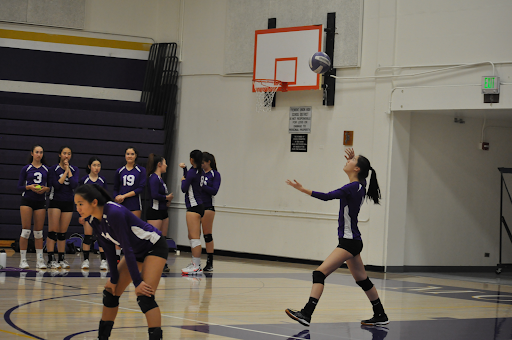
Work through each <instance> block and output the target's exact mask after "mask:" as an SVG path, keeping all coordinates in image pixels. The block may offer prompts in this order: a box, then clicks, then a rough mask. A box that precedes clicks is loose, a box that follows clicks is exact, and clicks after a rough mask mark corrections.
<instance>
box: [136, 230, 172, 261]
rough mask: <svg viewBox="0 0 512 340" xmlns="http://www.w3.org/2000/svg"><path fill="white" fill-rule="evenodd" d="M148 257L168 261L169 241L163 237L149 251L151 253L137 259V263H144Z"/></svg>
mask: <svg viewBox="0 0 512 340" xmlns="http://www.w3.org/2000/svg"><path fill="white" fill-rule="evenodd" d="M147 256H158V257H161V258H163V259H165V260H167V257H168V256H169V247H168V246H167V241H166V240H165V237H164V236H161V237H160V239H159V240H158V241H156V243H155V244H153V247H151V249H149V251H148V252H147V253H146V254H144V256H142V257H137V258H136V260H137V262H140V263H144V259H145V258H146V257H147Z"/></svg>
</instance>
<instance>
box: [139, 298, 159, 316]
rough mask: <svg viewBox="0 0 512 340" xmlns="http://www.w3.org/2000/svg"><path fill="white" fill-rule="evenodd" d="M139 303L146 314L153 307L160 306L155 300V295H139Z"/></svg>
mask: <svg viewBox="0 0 512 340" xmlns="http://www.w3.org/2000/svg"><path fill="white" fill-rule="evenodd" d="M137 303H138V304H139V307H140V310H141V311H142V313H144V314H146V313H147V312H149V311H150V310H152V309H153V308H157V307H158V304H157V303H156V301H155V296H154V295H151V297H149V296H146V295H141V296H137Z"/></svg>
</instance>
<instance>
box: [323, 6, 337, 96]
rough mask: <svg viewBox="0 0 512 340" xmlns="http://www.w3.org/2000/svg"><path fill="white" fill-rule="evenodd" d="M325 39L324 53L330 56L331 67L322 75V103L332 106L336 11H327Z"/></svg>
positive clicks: (334, 90) (334, 85)
mask: <svg viewBox="0 0 512 340" xmlns="http://www.w3.org/2000/svg"><path fill="white" fill-rule="evenodd" d="M324 31H325V32H326V39H325V53H326V54H327V55H328V56H329V58H331V69H330V70H329V71H328V72H327V73H325V74H324V75H323V77H324V79H323V80H324V82H323V85H322V87H323V90H324V98H323V102H322V104H323V105H325V106H334V95H335V92H336V79H335V78H333V77H331V75H333V76H335V75H336V69H335V68H334V67H333V66H332V65H334V38H335V36H336V12H333V13H327V27H326V28H325V29H324Z"/></svg>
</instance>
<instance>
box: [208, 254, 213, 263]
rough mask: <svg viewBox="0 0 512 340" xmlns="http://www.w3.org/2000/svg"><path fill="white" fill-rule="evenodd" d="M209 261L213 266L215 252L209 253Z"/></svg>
mask: <svg viewBox="0 0 512 340" xmlns="http://www.w3.org/2000/svg"><path fill="white" fill-rule="evenodd" d="M208 263H209V264H210V265H212V266H213V253H208Z"/></svg>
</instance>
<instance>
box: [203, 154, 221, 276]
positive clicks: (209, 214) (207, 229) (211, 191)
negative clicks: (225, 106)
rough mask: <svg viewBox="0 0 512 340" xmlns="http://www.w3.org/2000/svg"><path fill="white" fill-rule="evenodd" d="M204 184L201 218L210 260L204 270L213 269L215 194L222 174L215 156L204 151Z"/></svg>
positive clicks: (209, 270) (210, 270)
mask: <svg viewBox="0 0 512 340" xmlns="http://www.w3.org/2000/svg"><path fill="white" fill-rule="evenodd" d="M201 167H202V168H203V186H202V187H201V189H202V192H203V204H204V216H203V218H202V219H201V225H202V226H203V237H204V242H205V244H206V254H207V256H208V260H207V261H206V266H205V267H204V269H203V271H205V272H212V271H213V252H214V247H213V235H212V230H213V219H214V218H215V195H217V192H219V188H220V174H219V172H218V171H217V162H216V161H215V156H213V155H212V154H211V153H209V152H203V164H202V166H201Z"/></svg>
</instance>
